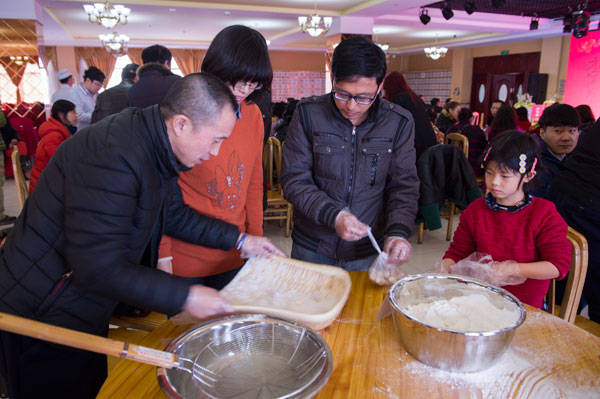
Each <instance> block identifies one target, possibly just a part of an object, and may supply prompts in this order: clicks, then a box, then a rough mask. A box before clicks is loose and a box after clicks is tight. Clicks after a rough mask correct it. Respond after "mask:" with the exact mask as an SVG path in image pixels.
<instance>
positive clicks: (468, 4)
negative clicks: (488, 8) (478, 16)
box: [465, 1, 477, 15]
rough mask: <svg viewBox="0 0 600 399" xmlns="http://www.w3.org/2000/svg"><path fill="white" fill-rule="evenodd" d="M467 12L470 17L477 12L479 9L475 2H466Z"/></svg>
mask: <svg viewBox="0 0 600 399" xmlns="http://www.w3.org/2000/svg"><path fill="white" fill-rule="evenodd" d="M465 11H466V12H467V14H469V15H471V14H473V13H474V12H475V11H477V7H476V6H475V2H474V1H465Z"/></svg>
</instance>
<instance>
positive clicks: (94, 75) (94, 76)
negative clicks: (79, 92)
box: [83, 66, 106, 82]
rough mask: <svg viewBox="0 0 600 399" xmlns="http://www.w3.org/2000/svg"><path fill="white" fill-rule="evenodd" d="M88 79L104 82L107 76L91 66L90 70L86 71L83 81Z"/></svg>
mask: <svg viewBox="0 0 600 399" xmlns="http://www.w3.org/2000/svg"><path fill="white" fill-rule="evenodd" d="M86 79H89V80H96V81H98V82H104V79H106V75H105V74H104V72H102V71H101V70H99V69H98V68H96V67H95V66H91V67H89V68H88V69H86V71H85V72H84V73H83V80H84V81H85V80H86Z"/></svg>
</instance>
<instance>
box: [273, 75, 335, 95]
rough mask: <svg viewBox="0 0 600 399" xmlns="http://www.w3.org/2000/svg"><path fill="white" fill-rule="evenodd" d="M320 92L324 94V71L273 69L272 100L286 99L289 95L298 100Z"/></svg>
mask: <svg viewBox="0 0 600 399" xmlns="http://www.w3.org/2000/svg"><path fill="white" fill-rule="evenodd" d="M321 94H325V72H312V71H273V84H272V85H271V99H272V101H273V102H277V101H287V99H288V98H289V97H292V98H295V99H296V100H300V99H302V98H304V97H309V96H320V95H321Z"/></svg>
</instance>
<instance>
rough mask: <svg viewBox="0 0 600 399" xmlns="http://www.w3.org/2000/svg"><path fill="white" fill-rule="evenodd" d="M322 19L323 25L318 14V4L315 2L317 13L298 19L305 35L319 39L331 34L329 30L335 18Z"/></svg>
mask: <svg viewBox="0 0 600 399" xmlns="http://www.w3.org/2000/svg"><path fill="white" fill-rule="evenodd" d="M322 19H323V23H321V17H320V16H319V14H317V2H316V1H315V13H314V14H313V15H311V16H309V17H305V16H301V17H298V24H299V25H300V29H301V30H302V32H303V33H308V34H309V35H311V36H312V37H317V36H320V35H322V34H325V33H327V32H329V28H330V27H331V23H332V22H333V18H331V17H323V18H322Z"/></svg>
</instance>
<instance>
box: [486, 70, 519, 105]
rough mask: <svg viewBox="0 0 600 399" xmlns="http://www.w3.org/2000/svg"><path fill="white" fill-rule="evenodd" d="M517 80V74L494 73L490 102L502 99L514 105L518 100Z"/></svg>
mask: <svg viewBox="0 0 600 399" xmlns="http://www.w3.org/2000/svg"><path fill="white" fill-rule="evenodd" d="M516 82H517V74H494V75H492V85H491V90H490V96H491V97H490V98H489V100H490V102H489V104H490V105H491V104H492V102H493V101H496V100H502V101H504V102H505V103H506V104H508V105H511V106H512V105H513V104H514V103H515V102H516V87H515V86H516Z"/></svg>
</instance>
